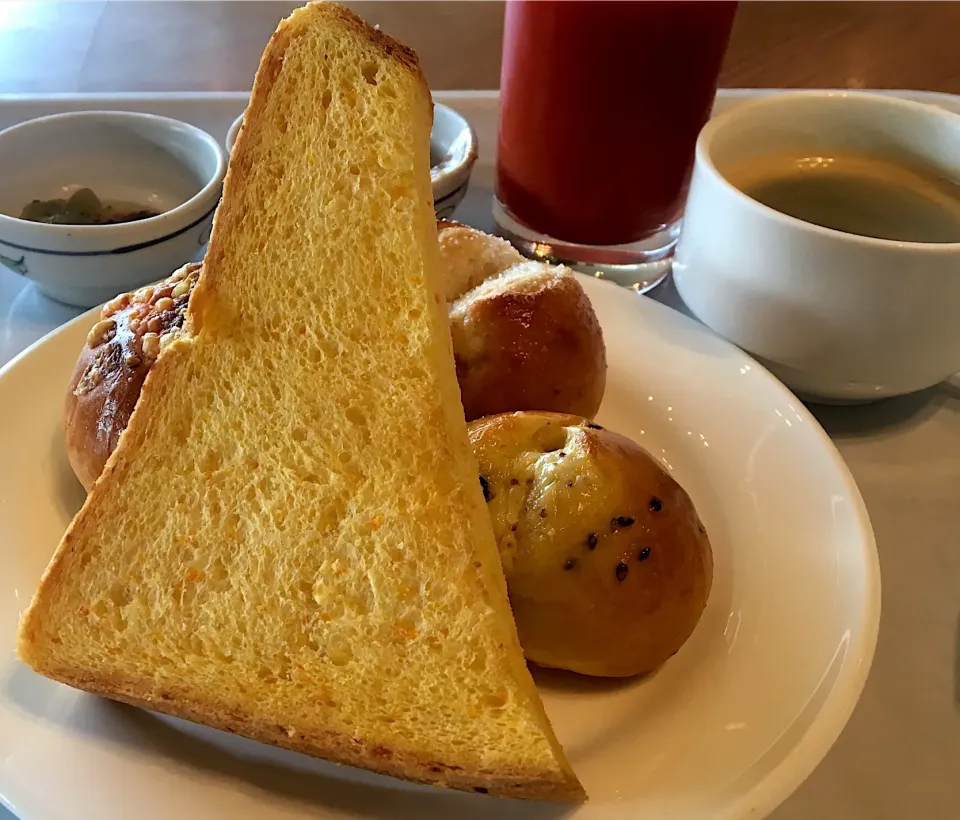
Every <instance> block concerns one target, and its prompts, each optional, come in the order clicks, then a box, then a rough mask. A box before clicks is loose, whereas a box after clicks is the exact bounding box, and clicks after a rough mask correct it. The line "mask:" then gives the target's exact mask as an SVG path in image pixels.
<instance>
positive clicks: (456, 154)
mask: <svg viewBox="0 0 960 820" xmlns="http://www.w3.org/2000/svg"><path fill="white" fill-rule="evenodd" d="M242 125H243V114H241V115H240V116H239V117H237V118H236V119H235V120H234V121H233V124H232V125H231V126H230V130H229V131H228V132H227V139H226V141H225V143H224V144H225V146H226V149H227V153H229V152H230V151H232V150H233V144H234V143H235V142H236V141H237V134H239V133H240V127H241V126H242ZM476 161H477V135H476V132H474V130H473V127H472V126H471V125H470V123H469V122H467V119H466V117H464V116H463V114H461V113H460V112H458V111H454V110H453V109H452V108H450V107H449V106H446V105H443V104H442V103H434V104H433V128H432V130H431V131H430V182H431V184H432V186H433V209H434V211H436V214H437V219H449V218H450V217H451V216H453V212H454V211H455V210H456V209H457V206H458V205H459V204H460V203H461V202H462V201H463V198H464V197H465V196H466V194H467V186H468V185H469V184H470V173H471V172H472V171H473V166H474V163H475V162H476Z"/></svg>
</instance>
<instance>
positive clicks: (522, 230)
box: [493, 197, 680, 293]
mask: <svg viewBox="0 0 960 820" xmlns="http://www.w3.org/2000/svg"><path fill="white" fill-rule="evenodd" d="M493 222H494V225H495V226H496V232H497V234H498V235H499V236H502V237H503V238H504V239H506V240H508V241H509V242H511V243H512V244H513V245H514V246H515V247H516V248H517V250H518V251H520V253H522V254H524V255H525V256H529V257H531V258H533V259H539V260H542V261H544V262H550V263H552V264H562V265H566V266H567V267H570V268H573V269H574V270H576V271H579V272H580V273H586V274H588V275H590V276H594V277H596V278H597V279H609V280H610V281H611V282H615V283H616V284H618V285H623V286H624V287H626V288H630V289H631V290H634V291H636V292H637V293H646V292H647V291H650V290H653V288H655V287H656V286H657V285H659V284H660V283H661V282H662V281H663V280H664V279H666V278H667V276H668V275H669V274H670V269H671V265H672V263H673V250H674V247H675V246H676V244H677V237H678V236H679V234H680V220H677V221H676V222H674V223H673V224H672V225H667V226H666V227H664V228H662V229H661V230H659V231H657V233H655V234H653V235H652V236H649V237H647V238H645V239H643V240H641V241H639V242H632V243H629V244H626V245H581V244H579V243H577V242H564V241H562V240H560V239H554V238H553V237H550V236H546V235H544V234H541V233H538V232H536V231H534V230H532V229H531V228H528V227H527V226H526V225H523V224H522V223H521V222H519V221H518V220H517V219H516V218H514V216H513V215H512V214H511V213H510V211H509V210H507V208H506V206H505V205H504V204H503V203H502V202H500V200H499V199H497V198H496V197H494V198H493Z"/></svg>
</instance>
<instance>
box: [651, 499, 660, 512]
mask: <svg viewBox="0 0 960 820" xmlns="http://www.w3.org/2000/svg"><path fill="white" fill-rule="evenodd" d="M662 509H663V502H662V501H661V500H660V499H659V498H657V497H656V496H654V497H653V498H651V499H650V512H660V510H662Z"/></svg>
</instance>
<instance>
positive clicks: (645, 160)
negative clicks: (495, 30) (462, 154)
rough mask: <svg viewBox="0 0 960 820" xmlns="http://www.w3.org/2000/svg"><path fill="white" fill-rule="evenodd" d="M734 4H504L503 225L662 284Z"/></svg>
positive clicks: (618, 276)
mask: <svg viewBox="0 0 960 820" xmlns="http://www.w3.org/2000/svg"><path fill="white" fill-rule="evenodd" d="M736 8H737V3H736V2H726V0H717V2H710V0H707V1H706V2H695V1H694V0H675V1H674V2H655V1H651V2H647V1H646V0H507V5H506V17H505V25H504V39H503V62H502V68H501V77H500V126H499V134H498V147H497V174H496V196H495V200H494V221H495V223H496V225H497V230H498V232H499V233H500V234H501V235H503V236H505V237H507V238H508V239H510V240H511V241H512V242H513V243H514V244H515V245H516V246H517V247H518V248H519V249H520V250H521V251H523V252H524V253H526V254H528V255H530V256H534V257H540V258H545V259H549V260H550V261H560V262H564V263H566V264H569V265H571V266H573V267H576V268H577V269H580V270H586V271H588V272H592V273H597V274H599V275H603V276H607V277H610V278H612V279H614V280H615V281H618V282H620V283H621V284H628V285H631V286H633V287H634V288H635V289H637V290H639V291H641V292H643V291H646V290H649V289H650V288H651V287H653V286H654V285H656V284H657V283H658V282H660V281H661V280H662V279H663V278H664V277H665V276H666V274H667V273H668V272H669V269H670V258H671V255H672V253H673V246H674V244H675V243H676V240H677V235H678V233H679V225H680V217H681V214H682V211H683V206H684V200H685V198H686V193H687V186H688V184H689V179H690V173H691V170H692V167H693V156H694V147H695V144H696V140H697V135H698V134H699V132H700V129H701V128H702V127H703V125H704V124H705V123H706V121H707V119H708V117H709V116H710V111H711V108H712V106H713V100H714V97H715V95H716V90H717V81H718V76H719V73H720V66H721V63H722V61H723V56H724V52H725V51H726V48H727V42H728V40H729V37H730V29H731V26H732V24H733V18H734V15H735V13H736Z"/></svg>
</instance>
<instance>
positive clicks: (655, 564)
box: [469, 413, 713, 677]
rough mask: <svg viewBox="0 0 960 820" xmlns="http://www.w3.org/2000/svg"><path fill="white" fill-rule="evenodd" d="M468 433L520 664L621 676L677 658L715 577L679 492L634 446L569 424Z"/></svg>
mask: <svg viewBox="0 0 960 820" xmlns="http://www.w3.org/2000/svg"><path fill="white" fill-rule="evenodd" d="M469 429H470V439H471V442H472V444H473V448H474V452H475V454H476V456H477V460H478V462H479V465H480V471H481V484H482V486H483V489H484V495H485V496H486V498H487V503H488V509H489V511H490V515H491V518H492V520H493V526H494V531H495V534H496V538H497V544H498V546H499V549H500V557H501V559H502V561H503V568H504V574H505V576H506V579H507V588H508V590H509V593H510V602H511V605H512V606H513V614H514V617H515V618H516V622H517V629H518V632H519V636H520V645H521V646H522V647H523V650H524V653H525V654H526V657H527V659H528V660H530V661H533V662H534V663H537V664H539V665H541V666H548V667H555V668H559V669H568V670H571V671H573V672H579V673H582V674H585V675H594V676H602V677H628V676H632V675H639V674H643V673H647V672H650V671H652V670H654V669H656V668H657V667H658V666H660V665H661V664H663V663H664V662H665V661H666V660H667V659H668V658H670V657H671V656H672V655H673V654H675V653H676V652H677V651H678V650H679V649H680V647H681V646H682V645H683V644H684V642H685V641H686V640H687V639H688V638H689V637H690V635H691V634H692V633H693V630H694V628H695V627H696V625H697V623H698V621H699V619H700V616H701V614H702V613H703V610H704V607H705V606H706V603H707V598H708V597H709V594H710V587H711V584H712V580H713V554H712V551H711V547H710V542H709V540H708V538H707V534H706V530H705V529H704V527H703V524H702V523H701V522H700V519H699V517H698V515H697V512H696V510H695V509H694V505H693V502H692V501H691V500H690V497H689V496H688V495H687V493H686V492H685V491H684V489H683V488H682V487H681V486H680V485H679V484H678V483H677V482H676V481H675V480H674V479H673V478H672V477H671V476H670V475H669V474H668V473H667V472H666V471H664V469H663V468H662V467H661V466H660V464H659V463H658V462H657V461H656V460H655V459H654V458H653V457H652V456H651V455H650V454H649V453H647V452H646V450H644V449H643V448H642V447H640V446H639V445H638V444H636V443H635V442H633V441H631V440H630V439H628V438H626V437H624V436H622V435H619V434H617V433H614V432H611V431H609V430H604V429H603V428H601V427H599V426H597V425H595V424H593V423H592V422H590V421H588V420H587V419H584V418H580V417H577V416H571V415H563V414H556V413H511V414H505V415H499V416H494V417H490V418H485V419H481V420H479V421H476V422H474V423H473V424H471V425H470V427H469Z"/></svg>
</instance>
